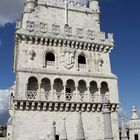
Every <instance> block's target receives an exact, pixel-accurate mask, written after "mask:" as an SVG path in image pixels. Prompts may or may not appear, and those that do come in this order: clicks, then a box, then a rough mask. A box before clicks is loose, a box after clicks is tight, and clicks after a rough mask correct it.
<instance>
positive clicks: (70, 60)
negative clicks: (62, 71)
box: [62, 48, 76, 69]
mask: <svg viewBox="0 0 140 140" xmlns="http://www.w3.org/2000/svg"><path fill="white" fill-rule="evenodd" d="M75 53H76V50H74V49H70V48H68V49H65V50H64V51H63V53H62V62H63V66H64V67H65V68H67V69H71V68H72V67H73V66H74V63H75Z"/></svg>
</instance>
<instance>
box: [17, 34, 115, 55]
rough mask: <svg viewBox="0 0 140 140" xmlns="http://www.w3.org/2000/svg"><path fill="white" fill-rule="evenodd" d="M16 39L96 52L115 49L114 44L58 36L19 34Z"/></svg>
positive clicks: (108, 51)
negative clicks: (66, 38)
mask: <svg viewBox="0 0 140 140" xmlns="http://www.w3.org/2000/svg"><path fill="white" fill-rule="evenodd" d="M16 39H17V40H18V41H21V40H22V41H24V42H25V43H30V44H41V45H46V46H55V47H57V46H58V47H60V46H61V47H66V46H67V47H69V48H73V49H74V48H75V49H80V50H88V51H96V52H104V53H110V52H111V50H112V49H113V47H114V46H113V45H105V44H99V43H95V42H89V43H88V42H83V41H76V40H64V39H57V38H45V37H39V36H38V37H36V36H26V35H17V36H16Z"/></svg>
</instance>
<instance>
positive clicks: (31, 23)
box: [26, 21, 35, 32]
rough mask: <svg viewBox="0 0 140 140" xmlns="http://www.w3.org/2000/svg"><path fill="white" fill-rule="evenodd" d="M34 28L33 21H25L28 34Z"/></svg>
mask: <svg viewBox="0 0 140 140" xmlns="http://www.w3.org/2000/svg"><path fill="white" fill-rule="evenodd" d="M34 26H35V23H34V21H27V23H26V29H27V30H28V31H29V32H32V31H34Z"/></svg>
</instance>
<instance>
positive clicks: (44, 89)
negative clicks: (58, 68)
mask: <svg viewBox="0 0 140 140" xmlns="http://www.w3.org/2000/svg"><path fill="white" fill-rule="evenodd" d="M40 88H41V89H40V90H41V94H42V95H43V96H45V99H46V100H48V98H49V94H50V91H51V82H50V80H49V79H48V78H43V79H42V80H41V86H40Z"/></svg>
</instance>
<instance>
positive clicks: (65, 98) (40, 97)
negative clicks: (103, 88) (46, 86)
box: [25, 90, 109, 103]
mask: <svg viewBox="0 0 140 140" xmlns="http://www.w3.org/2000/svg"><path fill="white" fill-rule="evenodd" d="M104 96H105V97H106V98H107V99H109V95H97V94H96V93H90V94H88V93H63V92H53V93H51V92H47V91H46V92H45V91H44V92H38V91H33V90H27V92H26V94H25V97H26V99H27V100H34V101H54V102H87V103H92V102H102V99H103V97H104Z"/></svg>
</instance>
